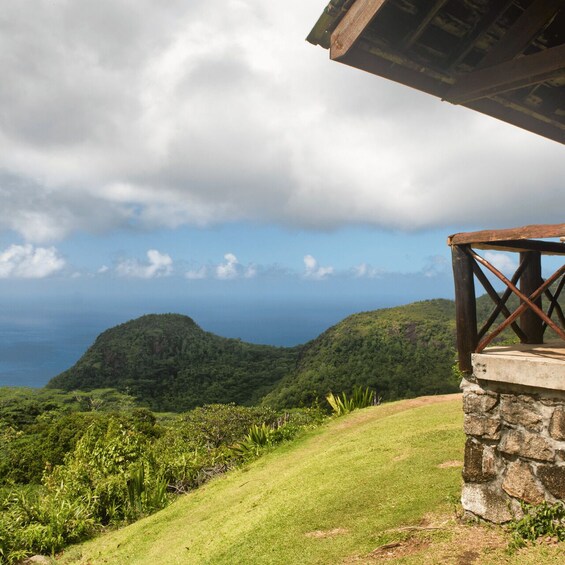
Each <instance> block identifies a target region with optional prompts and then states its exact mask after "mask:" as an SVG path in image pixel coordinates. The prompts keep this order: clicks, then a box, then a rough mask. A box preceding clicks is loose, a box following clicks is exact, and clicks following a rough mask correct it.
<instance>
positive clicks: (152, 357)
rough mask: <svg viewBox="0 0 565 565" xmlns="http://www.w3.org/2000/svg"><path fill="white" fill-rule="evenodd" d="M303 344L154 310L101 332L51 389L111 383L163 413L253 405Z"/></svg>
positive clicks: (292, 361) (287, 368)
mask: <svg viewBox="0 0 565 565" xmlns="http://www.w3.org/2000/svg"><path fill="white" fill-rule="evenodd" d="M298 352H299V349H297V348H283V347H272V346H268V345H255V344H251V343H246V342H243V341H241V340H239V339H230V338H225V337H220V336H217V335H214V334H213V333H209V332H206V331H204V330H203V329H202V328H200V327H199V326H198V325H197V324H196V323H195V322H194V320H192V319H191V318H189V317H188V316H182V315H180V314H151V315H147V316H142V317H141V318H137V319H135V320H131V321H129V322H126V323H125V324H120V325H119V326H116V327H113V328H111V329H109V330H106V331H105V332H103V333H102V334H100V335H99V336H98V338H97V339H96V341H95V342H94V344H93V345H92V346H91V347H90V348H89V349H88V350H87V351H86V353H85V354H84V355H83V356H82V357H81V358H80V359H79V361H78V362H77V363H76V364H75V365H74V366H73V367H71V368H70V369H68V370H67V371H65V372H63V373H61V374H60V375H58V376H56V377H54V378H53V379H51V380H50V381H49V383H48V384H47V388H58V389H63V390H67V391H68V390H87V391H88V390H93V389H103V388H108V387H112V388H115V389H118V390H120V391H122V392H127V393H128V394H131V395H133V396H135V397H137V398H138V399H139V400H141V401H142V402H145V403H147V404H148V405H149V406H150V407H151V409H153V410H158V411H176V412H181V411H184V410H189V409H191V408H193V407H195V406H200V405H203V404H210V403H228V402H235V403H237V404H244V405H245V404H253V403H256V402H257V401H259V399H260V398H261V397H262V396H264V395H265V393H267V392H268V391H269V390H270V389H271V388H272V387H273V385H274V384H275V383H276V382H277V381H278V380H280V379H281V378H282V377H283V376H284V375H286V374H288V373H289V372H290V371H291V370H292V369H293V368H294V367H295V365H296V360H297V358H298Z"/></svg>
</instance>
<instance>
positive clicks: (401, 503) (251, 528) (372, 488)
mask: <svg viewBox="0 0 565 565" xmlns="http://www.w3.org/2000/svg"><path fill="white" fill-rule="evenodd" d="M411 405H412V404H411V403H409V402H398V403H392V404H388V405H383V406H377V407H372V408H367V409H364V410H360V411H357V412H355V413H353V414H351V415H349V416H347V417H345V418H342V419H340V420H337V421H334V422H332V423H331V424H329V425H328V426H326V427H324V428H322V429H319V430H316V431H315V432H313V433H311V434H309V435H308V436H306V437H305V438H303V439H302V440H300V441H298V442H295V443H293V444H290V445H286V446H283V447H282V448H279V449H277V450H276V451H275V452H273V453H271V454H269V455H267V456H265V457H263V458H262V459H260V460H258V461H256V462H255V463H254V464H251V465H249V466H248V467H247V468H245V469H241V470H238V471H236V472H233V473H230V474H229V475H228V476H226V477H223V478H221V479H218V480H215V481H213V482H212V483H210V484H209V485H207V486H205V487H204V488H202V489H200V490H198V491H196V492H194V493H192V494H190V495H188V496H185V497H183V498H181V499H179V500H178V501H177V502H175V503H174V504H173V505H172V506H170V507H169V508H167V509H165V510H163V511H161V512H159V513H158V514H155V515H154V516H151V517H149V518H148V519H145V520H142V521H140V522H138V523H136V524H133V525H132V526H130V527H128V528H124V529H123V530H120V531H116V532H112V533H109V534H107V535H105V536H103V537H101V538H99V539H97V540H94V541H93V542H89V543H87V544H84V545H82V546H79V547H77V548H73V549H71V550H70V551H69V552H68V556H66V557H65V561H66V562H67V563H71V562H80V563H92V564H94V563H113V564H119V563H139V564H144V563H147V564H155V563H167V564H173V563H183V564H185V563H198V564H208V563H209V564H214V565H216V564H217V565H220V564H222V563H225V564H230V565H232V564H234V563H245V564H254V563H257V564H261V565H266V564H279V563H280V564H288V563H301V564H309V563H312V564H314V563H320V564H326V563H338V562H340V560H342V559H343V558H344V557H346V556H348V555H352V554H359V553H361V554H363V553H367V552H369V551H371V550H372V549H374V548H375V547H376V546H378V545H379V544H380V543H384V542H383V540H384V541H386V540H387V539H388V537H390V534H387V533H386V530H389V529H391V528H395V527H398V526H400V525H406V524H415V523H418V522H419V520H420V519H421V518H422V517H423V516H424V515H425V514H427V513H429V512H430V511H434V512H442V511H444V512H445V511H448V509H449V507H450V499H451V500H452V499H453V498H454V497H457V495H458V492H459V488H460V479H459V475H460V469H457V468H446V469H440V468H438V465H439V464H440V463H442V462H444V461H446V460H449V459H457V458H460V457H461V453H462V448H463V441H464V437H463V432H462V415H461V408H460V400H459V399H456V400H450V401H449V402H443V403H440V404H435V405H430V406H422V407H416V408H412V409H408V407H410V406H411ZM336 529H339V530H340V533H338V534H336V535H330V536H328V537H314V536H309V535H307V534H309V533H311V532H316V531H322V532H327V531H331V530H336Z"/></svg>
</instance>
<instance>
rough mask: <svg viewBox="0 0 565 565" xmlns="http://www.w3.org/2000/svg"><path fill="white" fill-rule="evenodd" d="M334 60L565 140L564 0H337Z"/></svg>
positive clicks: (327, 21) (319, 34)
mask: <svg viewBox="0 0 565 565" xmlns="http://www.w3.org/2000/svg"><path fill="white" fill-rule="evenodd" d="M307 39H308V41H309V42H310V43H313V44H314V45H321V46H322V47H324V48H326V49H329V50H330V57H331V59H333V60H335V61H339V62H341V63H345V64H347V65H350V66H352V67H357V68H359V69H362V70H364V71H368V72H370V73H373V74H375V75H379V76H382V77H384V78H388V79H390V80H394V81H396V82H399V83H402V84H405V85H407V86H410V87H413V88H416V89H418V90H421V91H424V92H427V93H428V94H432V95H434V96H437V97H439V98H441V99H442V100H446V101H448V102H451V103H452V104H458V105H462V106H465V107H467V108H471V109H473V110H476V111H479V112H481V113H483V114H487V115H489V116H493V117H495V118H498V119H500V120H503V121H505V122H508V123H510V124H513V125H515V126H518V127H521V128H523V129H526V130H529V131H532V132H534V133H537V134H539V135H542V136H544V137H547V138H549V139H553V140H555V141H558V142H559V143H565V0H433V1H432V0H332V1H331V2H330V3H329V5H328V6H327V7H326V9H325V10H324V12H323V14H322V15H321V16H320V18H319V20H318V22H317V23H316V25H315V26H314V28H313V29H312V31H311V32H310V34H309V35H308V38H307Z"/></svg>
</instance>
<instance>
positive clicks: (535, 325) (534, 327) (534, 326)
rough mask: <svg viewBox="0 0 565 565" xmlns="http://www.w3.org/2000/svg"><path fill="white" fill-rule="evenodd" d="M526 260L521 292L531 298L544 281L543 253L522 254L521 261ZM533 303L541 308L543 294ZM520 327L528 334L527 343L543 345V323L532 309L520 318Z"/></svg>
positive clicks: (521, 279) (527, 252)
mask: <svg viewBox="0 0 565 565" xmlns="http://www.w3.org/2000/svg"><path fill="white" fill-rule="evenodd" d="M526 258H527V259H528V264H527V266H526V269H525V270H524V273H523V274H522V276H521V277H520V290H521V291H522V293H523V294H525V295H526V296H530V295H531V294H532V293H533V292H535V291H536V290H537V289H538V288H539V287H540V286H541V285H542V284H543V279H542V278H541V253H540V252H539V251H526V252H522V253H520V261H523V260H524V259H526ZM533 302H534V304H535V305H536V306H538V307H539V308H541V307H542V298H541V294H540V296H539V297H538V298H536V299H535V300H534V301H533ZM520 327H521V328H522V331H523V332H524V333H525V334H526V337H527V342H526V343H543V321H542V319H541V318H540V317H539V316H538V315H537V314H536V313H535V312H532V310H530V309H528V310H526V311H525V312H524V313H523V314H522V315H521V316H520Z"/></svg>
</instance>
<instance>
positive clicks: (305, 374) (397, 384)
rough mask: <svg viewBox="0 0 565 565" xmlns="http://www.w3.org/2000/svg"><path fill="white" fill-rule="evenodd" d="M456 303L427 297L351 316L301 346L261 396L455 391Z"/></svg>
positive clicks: (304, 400) (288, 400)
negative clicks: (356, 388) (290, 367)
mask: <svg viewBox="0 0 565 565" xmlns="http://www.w3.org/2000/svg"><path fill="white" fill-rule="evenodd" d="M454 362H455V306H454V303H453V302H452V301H450V300H428V301H424V302H417V303H414V304H409V305H407V306H400V307H397V308H387V309H383V310H376V311H373V312H363V313H360V314H354V315H352V316H349V317H348V318H346V319H345V320H343V321H341V322H340V323H338V324H336V325H335V326H333V327H331V328H329V329H328V330H327V331H325V332H324V333H323V334H322V335H320V336H319V337H318V338H317V339H315V340H313V341H312V342H310V343H308V344H307V345H306V346H305V348H304V350H303V351H302V353H301V355H300V358H299V360H298V363H297V367H296V369H295V371H293V372H292V373H290V374H289V375H287V376H286V377H285V378H284V379H283V380H282V381H281V382H280V383H278V385H277V386H276V387H275V389H274V390H273V391H272V392H270V393H269V394H268V395H267V396H266V397H265V398H264V400H263V402H264V403H266V404H270V405H273V406H275V407H279V408H280V407H287V406H297V405H309V404H311V403H312V402H314V401H315V399H316V398H323V397H324V395H325V394H326V393H327V392H328V391H329V390H338V391H339V390H350V389H351V387H352V386H353V385H360V386H369V387H371V388H373V389H375V390H376V391H377V394H378V395H379V396H380V397H381V398H382V400H394V399H399V398H407V397H412V396H420V395H425V394H439V393H448V392H456V391H457V390H458V386H459V379H458V378H457V377H454V375H453V364H454Z"/></svg>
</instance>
